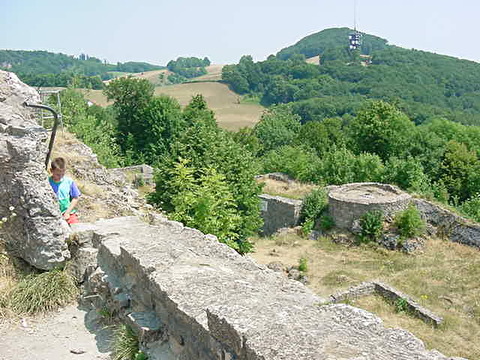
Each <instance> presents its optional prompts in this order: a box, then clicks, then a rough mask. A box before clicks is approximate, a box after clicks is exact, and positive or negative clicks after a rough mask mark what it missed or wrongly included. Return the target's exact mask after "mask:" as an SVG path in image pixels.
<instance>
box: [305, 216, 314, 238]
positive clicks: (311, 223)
mask: <svg viewBox="0 0 480 360" xmlns="http://www.w3.org/2000/svg"><path fill="white" fill-rule="evenodd" d="M314 226H315V220H313V219H307V220H305V222H304V223H303V224H302V233H303V235H305V236H307V235H308V234H310V233H311V232H312V230H313V227H314Z"/></svg>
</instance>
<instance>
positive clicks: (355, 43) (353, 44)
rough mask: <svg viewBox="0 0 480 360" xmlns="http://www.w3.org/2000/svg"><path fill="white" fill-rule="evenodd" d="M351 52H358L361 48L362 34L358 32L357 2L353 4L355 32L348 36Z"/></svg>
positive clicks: (355, 0)
mask: <svg viewBox="0 0 480 360" xmlns="http://www.w3.org/2000/svg"><path fill="white" fill-rule="evenodd" d="M348 39H349V42H350V50H357V49H358V48H359V47H360V46H361V41H362V34H361V33H360V32H358V31H357V0H354V3H353V32H351V33H350V35H349V36H348Z"/></svg>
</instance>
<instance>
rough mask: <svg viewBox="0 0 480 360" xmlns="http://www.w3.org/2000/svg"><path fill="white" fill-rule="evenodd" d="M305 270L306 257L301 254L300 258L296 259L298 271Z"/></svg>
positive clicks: (306, 266) (306, 268)
mask: <svg viewBox="0 0 480 360" xmlns="http://www.w3.org/2000/svg"><path fill="white" fill-rule="evenodd" d="M307 270H308V265H307V258H305V257H303V256H302V257H301V258H300V260H298V271H301V272H307Z"/></svg>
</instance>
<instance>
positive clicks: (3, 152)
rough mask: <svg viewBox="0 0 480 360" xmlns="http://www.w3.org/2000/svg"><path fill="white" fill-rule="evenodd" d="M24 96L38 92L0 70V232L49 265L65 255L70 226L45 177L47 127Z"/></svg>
mask: <svg viewBox="0 0 480 360" xmlns="http://www.w3.org/2000/svg"><path fill="white" fill-rule="evenodd" d="M25 101H29V102H31V103H39V102H40V97H39V95H38V93H37V92H36V91H35V90H34V89H33V88H31V87H29V86H27V85H25V84H24V83H22V82H21V81H20V80H19V79H18V77H17V76H16V75H15V74H13V73H10V72H5V71H0V219H4V218H7V221H6V222H3V223H2V225H0V226H1V231H0V237H2V238H3V239H4V241H5V243H6V246H7V249H8V250H10V251H11V252H12V253H13V255H15V256H18V257H21V258H22V259H24V260H25V261H27V262H28V263H30V264H31V265H33V266H35V267H37V268H39V269H44V270H50V269H52V268H54V267H56V266H58V265H61V264H62V263H63V262H65V260H66V259H68V258H69V256H70V255H69V252H68V249H67V245H66V243H65V238H66V237H67V236H68V234H69V228H68V225H67V224H66V223H65V221H64V220H63V219H62V217H61V214H60V211H59V209H58V204H57V201H56V199H55V195H54V194H53V192H52V190H51V188H50V185H49V184H48V181H47V173H46V171H45V157H46V153H47V147H46V140H47V139H48V132H47V131H46V130H45V129H43V128H42V127H41V126H39V125H37V122H36V121H35V116H34V113H33V112H32V110H30V109H28V108H26V107H24V106H23V103H24V102H25ZM4 220H5V219H4Z"/></svg>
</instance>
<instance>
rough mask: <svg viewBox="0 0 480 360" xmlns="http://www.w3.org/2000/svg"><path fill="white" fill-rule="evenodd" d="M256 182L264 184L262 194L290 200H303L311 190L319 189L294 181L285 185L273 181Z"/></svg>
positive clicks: (315, 186) (284, 183)
mask: <svg viewBox="0 0 480 360" xmlns="http://www.w3.org/2000/svg"><path fill="white" fill-rule="evenodd" d="M258 182H260V183H263V184H265V185H264V187H263V193H264V194H269V195H273V196H283V197H286V198H290V199H303V198H304V197H305V195H307V194H309V193H311V192H312V190H314V189H318V188H319V187H318V186H317V185H313V184H304V183H299V182H296V181H291V182H290V183H286V182H284V181H278V180H273V179H262V180H258Z"/></svg>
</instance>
